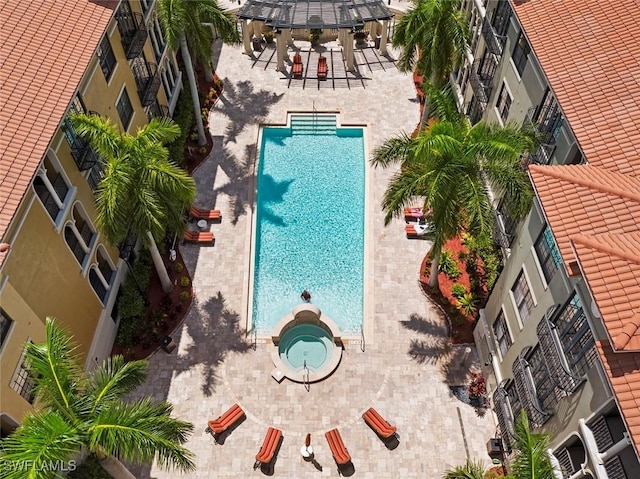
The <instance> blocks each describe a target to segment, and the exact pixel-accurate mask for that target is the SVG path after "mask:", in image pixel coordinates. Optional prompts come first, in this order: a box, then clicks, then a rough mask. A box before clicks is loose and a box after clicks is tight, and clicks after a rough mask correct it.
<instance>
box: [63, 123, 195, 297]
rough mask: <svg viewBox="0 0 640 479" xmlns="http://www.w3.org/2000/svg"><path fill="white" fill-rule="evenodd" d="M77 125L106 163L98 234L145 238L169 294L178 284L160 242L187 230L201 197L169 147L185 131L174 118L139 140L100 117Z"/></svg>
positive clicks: (113, 240) (148, 128)
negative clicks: (197, 198) (190, 213)
mask: <svg viewBox="0 0 640 479" xmlns="http://www.w3.org/2000/svg"><path fill="white" fill-rule="evenodd" d="M71 120H72V122H73V125H74V127H75V128H76V130H77V132H78V134H79V135H80V136H82V137H84V138H85V139H86V140H87V141H89V143H91V146H93V148H94V149H95V150H96V151H97V152H98V154H99V155H100V156H102V158H103V159H104V161H105V170H104V176H103V178H102V180H101V181H100V183H99V184H98V188H97V190H96V210H97V212H96V222H97V225H98V229H99V230H100V232H101V233H102V235H103V236H104V237H105V239H106V240H107V241H108V242H109V243H110V244H112V245H116V244H118V243H119V242H120V241H122V240H123V239H124V238H126V237H127V236H128V235H129V234H131V233H133V234H135V235H136V236H138V237H139V238H141V239H142V241H143V244H144V245H145V246H146V247H147V248H149V251H150V252H151V257H152V258H153V263H154V265H155V267H156V271H157V272H158V277H159V278H160V281H161V283H162V289H163V290H164V291H165V292H167V293H168V292H169V291H171V290H172V289H173V284H172V283H171V280H170V279H169V275H168V274H167V270H166V268H165V266H164V263H163V261H162V257H161V256H160V252H159V251H158V246H157V244H156V240H158V239H160V238H162V237H163V236H164V234H165V233H166V231H167V230H168V231H169V232H173V233H182V232H183V231H184V226H185V217H184V211H185V210H186V208H188V207H189V206H190V205H191V204H192V203H193V200H194V198H195V195H196V186H195V182H194V180H193V178H192V177H191V176H189V175H188V174H187V173H186V172H185V171H184V170H183V169H182V168H180V167H178V166H176V165H175V164H174V163H172V162H171V161H170V160H169V153H168V151H167V149H166V148H165V147H164V146H163V143H167V142H170V141H172V140H173V139H174V138H176V137H177V136H178V135H179V134H180V128H179V127H178V126H177V125H176V124H175V123H174V122H173V121H172V120H171V119H168V118H154V119H152V120H151V121H150V122H149V124H147V125H145V126H144V127H142V128H140V129H139V130H138V131H137V133H136V134H135V136H134V135H131V134H129V133H120V132H119V131H118V129H117V127H116V126H115V124H114V123H113V122H112V121H111V120H110V119H109V118H102V117H100V116H98V115H85V114H74V115H72V116H71Z"/></svg>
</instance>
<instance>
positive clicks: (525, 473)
mask: <svg viewBox="0 0 640 479" xmlns="http://www.w3.org/2000/svg"><path fill="white" fill-rule="evenodd" d="M514 436H515V456H514V458H513V460H512V461H511V466H510V469H511V471H512V474H511V475H510V476H509V477H510V478H511V479H554V478H555V475H554V473H553V466H552V465H551V460H550V458H549V454H548V453H547V450H548V449H549V441H550V438H551V436H550V435H549V434H547V433H532V432H531V428H530V427H529V419H528V418H527V413H526V412H525V411H524V409H523V410H522V411H521V412H520V415H519V416H518V418H517V419H516V423H515V427H514Z"/></svg>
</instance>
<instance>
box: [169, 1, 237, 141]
mask: <svg viewBox="0 0 640 479" xmlns="http://www.w3.org/2000/svg"><path fill="white" fill-rule="evenodd" d="M158 17H159V18H160V23H162V26H163V27H164V32H165V37H166V38H167V43H168V44H169V46H170V47H171V48H172V49H173V50H177V49H178V47H179V48H180V52H181V53H182V60H183V63H184V68H185V70H186V72H187V78H188V79H189V87H190V89H191V100H192V101H193V112H194V115H195V119H196V127H197V130H198V144H199V145H200V146H202V145H204V144H206V142H207V139H206V137H205V135H204V126H203V123H202V111H201V107H200V98H199V97H198V87H197V85H196V76H195V73H194V71H193V63H192V60H191V52H193V53H194V54H195V56H196V58H198V59H199V60H200V61H202V63H203V64H204V67H205V68H204V71H205V74H207V72H208V76H207V78H209V79H210V80H213V76H212V74H211V47H212V44H213V33H212V31H211V28H212V27H213V28H214V29H215V30H216V32H217V34H218V35H219V36H220V38H222V41H224V42H225V43H239V42H240V36H239V34H238V30H237V28H236V24H235V22H234V20H233V17H232V16H231V14H230V13H229V12H226V11H224V10H223V9H222V8H220V6H219V5H218V3H217V1H216V0H160V1H159V3H158Z"/></svg>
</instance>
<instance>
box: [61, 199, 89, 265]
mask: <svg viewBox="0 0 640 479" xmlns="http://www.w3.org/2000/svg"><path fill="white" fill-rule="evenodd" d="M71 215H72V218H73V219H72V221H69V222H67V224H66V225H65V227H64V240H65V241H66V242H67V245H68V246H69V249H71V252H72V253H73V256H75V258H76V260H78V263H80V266H81V267H82V269H84V266H85V265H86V261H87V260H88V257H89V253H90V252H91V246H92V245H93V241H94V238H95V236H96V232H95V230H94V228H93V227H92V226H91V223H90V222H89V220H87V215H86V214H85V212H84V210H83V209H82V206H80V203H75V204H74V205H73V210H72V212H71Z"/></svg>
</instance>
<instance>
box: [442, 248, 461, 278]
mask: <svg viewBox="0 0 640 479" xmlns="http://www.w3.org/2000/svg"><path fill="white" fill-rule="evenodd" d="M438 271H442V272H443V273H444V274H446V275H447V276H449V278H451V279H456V278H457V277H458V276H460V268H458V263H457V262H456V261H455V260H454V259H453V254H452V253H451V251H449V250H446V249H443V250H442V253H440V262H439V264H438Z"/></svg>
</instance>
